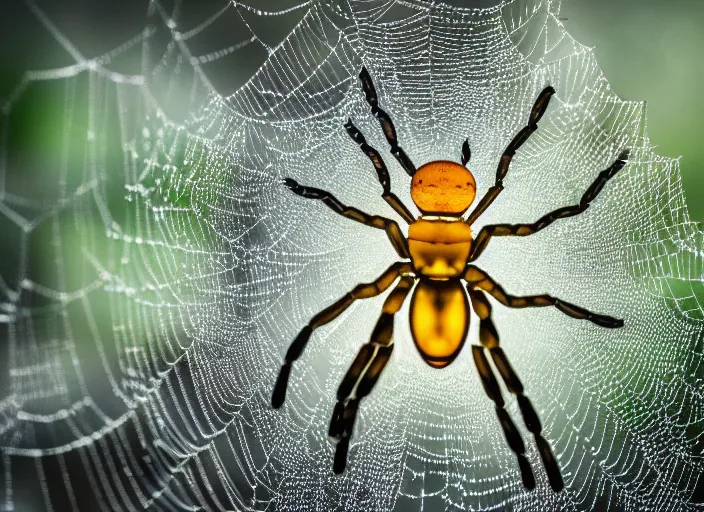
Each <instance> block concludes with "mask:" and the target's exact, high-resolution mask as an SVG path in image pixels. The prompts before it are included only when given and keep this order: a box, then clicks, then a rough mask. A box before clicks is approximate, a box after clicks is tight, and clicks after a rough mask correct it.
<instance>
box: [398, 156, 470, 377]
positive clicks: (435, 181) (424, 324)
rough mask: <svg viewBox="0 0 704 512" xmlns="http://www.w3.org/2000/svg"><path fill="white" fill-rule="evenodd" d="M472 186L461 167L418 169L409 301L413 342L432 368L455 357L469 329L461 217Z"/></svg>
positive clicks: (466, 240)
mask: <svg viewBox="0 0 704 512" xmlns="http://www.w3.org/2000/svg"><path fill="white" fill-rule="evenodd" d="M475 190H476V185H475V182H474V176H472V173H471V172H469V170H467V169H466V168H465V167H464V166H462V165H460V164H457V163H455V162H449V161H444V160H439V161H436V162H430V163H428V164H425V165H423V166H422V167H420V168H419V169H418V170H417V171H416V173H415V174H414V176H413V181H412V182H411V198H412V199H413V202H414V203H415V204H416V206H417V207H418V209H419V210H420V211H421V212H423V213H424V214H426V215H427V214H432V215H435V216H434V217H429V216H424V217H420V218H419V219H417V220H416V221H415V222H414V223H413V224H411V225H410V227H409V228H408V250H409V252H410V255H411V262H412V263H413V267H414V269H415V271H416V272H417V273H418V277H420V283H418V286H417V287H416V289H415V290H414V292H413V298H412V299H411V311H410V324H411V333H412V335H413V341H414V343H415V344H416V348H417V349H418V352H420V354H421V356H422V357H423V360H424V361H425V362H426V363H428V364H429V365H430V366H432V367H434V368H443V367H445V366H447V365H449V364H450V363H451V362H452V361H453V360H454V359H455V357H457V354H459V352H460V350H461V349H462V345H464V341H465V338H466V337H467V329H469V303H468V301H467V295H466V294H465V291H464V289H463V287H462V282H461V281H460V279H459V278H460V277H461V276H462V273H463V271H464V269H465V267H466V265H467V260H468V259H469V251H470V249H471V247H472V230H471V228H470V227H469V225H468V224H466V223H465V222H463V221H462V219H461V218H460V216H461V215H462V214H463V213H464V212H465V210H467V208H469V205H470V204H472V201H473V200H474V196H475Z"/></svg>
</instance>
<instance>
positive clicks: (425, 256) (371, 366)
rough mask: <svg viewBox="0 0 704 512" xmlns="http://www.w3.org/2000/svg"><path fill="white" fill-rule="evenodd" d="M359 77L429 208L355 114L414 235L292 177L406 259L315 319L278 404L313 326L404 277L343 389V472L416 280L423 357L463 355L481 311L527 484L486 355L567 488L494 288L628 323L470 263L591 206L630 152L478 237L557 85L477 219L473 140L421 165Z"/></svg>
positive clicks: (558, 484) (479, 364) (339, 461)
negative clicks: (499, 278)
mask: <svg viewBox="0 0 704 512" xmlns="http://www.w3.org/2000/svg"><path fill="white" fill-rule="evenodd" d="M359 77H360V79H361V81H362V87H363V89H364V92H365V95H366V98H367V102H368V103H369V105H370V107H371V110H372V113H373V114H374V116H375V117H376V118H377V119H378V120H379V123H380V124H381V128H382V130H383V131H384V135H385V137H386V140H387V141H388V142H389V145H390V146H391V153H392V154H393V155H394V157H396V159H397V160H398V162H399V163H400V164H401V166H402V167H403V169H404V170H405V171H406V172H407V173H408V174H409V175H410V176H411V177H412V180H411V198H412V199H413V202H414V203H415V205H416V206H417V207H418V209H419V210H420V211H421V213H422V215H421V216H420V217H418V218H415V217H414V216H413V214H412V213H411V212H410V211H409V210H408V208H406V206H405V205H404V204H403V203H402V202H401V200H400V199H399V198H398V197H396V195H395V194H394V193H392V192H391V184H390V178H389V172H388V169H387V168H386V164H385V163H384V160H383V159H382V158H381V155H380V154H379V153H378V151H377V150H375V149H374V148H372V147H371V146H369V145H368V144H367V141H366V140H365V138H364V135H362V133H361V132H360V131H359V130H358V129H357V127H356V126H355V125H354V124H353V123H352V120H348V122H347V123H346V124H345V128H346V129H347V132H348V133H349V135H350V137H352V139H353V140H354V141H355V142H356V143H357V144H358V145H359V147H360V148H361V150H362V151H363V152H364V153H365V154H366V155H367V157H369V159H370V160H371V162H372V164H373V165H374V167H375V169H376V172H377V175H378V177H379V182H380V183H381V185H382V187H383V192H382V197H383V198H384V199H385V200H386V202H387V203H388V204H389V205H390V206H391V207H392V208H393V209H394V210H395V211H396V213H398V214H399V215H400V216H401V218H403V219H404V220H405V221H406V222H407V223H408V224H409V227H408V236H407V237H404V236H403V233H402V232H401V229H400V228H399V226H398V224H397V223H396V222H395V221H393V220H390V219H387V218H385V217H378V216H375V215H368V214H366V213H364V212H362V211H360V210H358V209H356V208H354V207H350V206H345V205H344V204H342V203H341V202H340V201H338V200H337V199H336V198H335V197H334V196H333V195H332V194H330V193H329V192H327V191H325V190H320V189H317V188H313V187H307V186H302V185H299V184H298V183H297V182H296V181H295V180H292V179H290V178H286V179H285V180H284V183H285V185H286V186H287V187H289V188H290V189H291V190H292V191H293V192H294V193H296V194H298V195H300V196H303V197H306V198H310V199H319V200H321V201H322V202H323V203H325V204H326V205H327V206H328V207H330V208H331V209H332V210H333V211H335V212H336V213H338V214H340V215H343V216H345V217H347V218H350V219H352V220H355V221H357V222H361V223H363V224H366V225H368V226H371V227H375V228H379V229H383V230H384V231H386V234H387V236H388V237H389V240H390V241H391V244H392V245H393V247H394V249H395V250H396V252H397V253H398V254H399V256H400V257H401V258H403V259H404V260H405V261H399V262H397V263H394V264H393V265H391V266H390V267H389V268H388V269H387V270H386V271H385V272H384V273H383V274H382V275H381V276H379V277H378V278H377V279H376V280H375V281H374V282H372V283H365V284H360V285H357V286H356V287H355V288H354V289H353V290H352V291H351V292H349V293H347V294H346V295H345V296H344V297H342V298H341V299H339V300H338V301H337V302H335V303H334V304H332V305H330V306H328V307H327V308H325V309H324V310H323V311H321V312H320V313H318V314H317V315H315V316H314V317H313V318H312V319H311V321H310V322H309V324H308V325H306V326H305V327H304V328H303V329H302V330H301V332H300V333H299V334H298V336H297V337H296V339H295V340H294V341H293V343H292V344H291V346H290V347H289V349H288V352H287V353H286V357H285V361H284V364H283V366H282V367H281V372H280V373H279V378H278V379H277V381H276V385H275V386H274V392H273V395H272V405H273V406H274V407H275V408H278V407H281V405H282V404H283V403H284V400H285V398H286V387H287V385H288V380H289V376H290V373H291V366H292V364H293V362H294V361H295V360H296V359H298V358H299V357H300V356H301V354H302V352H303V349H304V348H305V346H306V344H307V343H308V340H309V339H310V336H311V334H312V332H313V330H314V329H316V328H318V327H320V326H322V325H325V324H326V323H328V322H331V321H332V320H334V319H335V318H337V317H338V316H339V315H340V314H341V313H342V312H343V311H344V310H345V309H347V308H348V307H349V306H350V304H352V303H353V302H354V301H355V300H357V299H366V298H369V297H375V296H377V295H379V294H381V293H383V292H384V291H385V290H387V289H388V288H389V287H390V286H391V285H392V284H393V283H394V282H396V281H397V280H398V282H397V284H396V286H395V287H394V288H393V289H392V290H391V292H390V293H389V295H388V296H387V298H386V300H385V301H384V305H383V308H382V313H381V316H380V318H379V321H378V322H377V324H376V327H375V328H374V331H373V332H372V335H371V340H370V341H369V343H367V344H365V345H363V346H362V348H361V349H360V351H359V354H358V355H357V357H356V359H355V360H354V362H353V363H352V366H351V367H350V369H349V371H348V372H347V374H346V375H345V377H344V378H343V379H342V383H341V384H340V387H339V388H338V391H337V404H336V405H335V408H334V410H333V414H332V420H331V421H330V430H329V435H330V437H331V438H332V439H333V440H334V441H335V442H336V443H337V449H336V452H335V461H334V464H333V469H334V471H335V472H336V473H341V472H342V471H344V469H345V466H346V461H347V451H348V448H349V441H350V437H351V435H352V431H353V428H354V422H355V418H356V416H357V409H358V407H359V402H360V400H361V399H362V398H363V397H365V396H366V395H368V394H369V393H370V392H371V390H372V388H373V387H374V385H375V384H376V382H377V380H378V378H379V375H381V372H382V371H383V369H384V367H385V366H386V363H387V362H388V360H389V357H390V356H391V351H392V350H393V347H394V345H393V328H394V315H395V314H396V313H397V312H398V311H399V309H401V306H402V304H403V302H404V300H405V299H406V298H407V296H408V295H409V293H410V292H411V289H413V285H414V284H415V283H416V282H417V286H416V287H415V289H413V295H412V298H411V307H410V325H411V333H412V335H413V341H414V343H415V345H416V348H417V349H418V352H419V353H420V355H421V357H422V358H423V360H424V361H425V362H426V363H428V364H429V365H430V366H432V367H434V368H443V367H445V366H447V365H449V364H450V363H451V362H452V361H453V360H454V359H455V358H456V357H457V355H458V354H459V353H460V351H461V349H462V347H463V345H464V342H465V339H466V337H467V330H468V328H469V318H470V314H469V309H470V307H469V304H470V302H471V304H472V308H473V309H474V312H475V313H476V315H477V316H478V317H479V340H480V342H481V345H476V344H475V345H472V356H473V359H474V363H475V366H476V368H477V372H478V373H479V376H480V378H481V381H482V385H483V386H484V390H485V391H486V393H487V395H488V396H489V398H490V399H491V400H493V402H494V404H495V406H496V414H497V416H498V419H499V423H500V425H501V428H502V429H503V431H504V435H505V436H506V440H507V442H508V444H509V447H510V448H511V450H513V452H514V453H515V454H516V457H517V459H518V466H519V469H520V472H521V478H522V480H523V484H524V485H525V486H526V487H527V488H533V487H535V478H534V476H533V470H532V469H531V466H530V464H529V462H528V459H527V458H526V456H525V451H526V450H525V445H524V444H523V440H522V438H521V436H520V434H519V432H518V430H517V429H516V426H515V424H514V423H513V421H512V420H511V418H510V417H509V415H508V413H507V412H506V410H505V409H504V398H503V396H502V393H501V389H500V387H499V384H498V381H497V379H496V376H495V373H494V369H493V368H492V364H491V363H490V362H489V358H488V357H487V353H488V354H489V355H490V357H491V359H492V361H493V367H495V369H496V370H497V371H498V372H499V374H500V375H501V378H502V379H503V381H504V383H505V385H506V388H507V389H508V391H509V392H511V393H512V394H514V395H515V396H516V399H517V400H518V405H519V408H520V410H521V415H522V416H523V421H524V422H525V424H526V428H527V429H528V430H529V431H530V432H531V433H532V434H533V435H534V437H535V441H536V444H537V446H538V452H539V454H540V458H541V459H542V461H543V465H544V466H545V470H546V472H547V475H548V480H549V481H550V485H551V486H552V488H553V489H554V490H555V491H559V490H561V489H562V488H563V485H564V484H563V481H562V476H561V474H560V469H559V467H558V465H557V461H556V460H555V457H554V455H553V453H552V450H551V448H550V445H549V444H548V443H547V441H546V440H545V439H544V438H543V437H542V434H541V433H542V427H541V424H540V420H539V419H538V415H537V413H536V412H535V409H534V408H533V405H532V404H531V402H530V400H529V399H528V398H527V397H526V396H525V395H524V394H523V385H522V384H521V381H520V380H519V378H518V376H517V375H516V372H515V371H514V370H513V368H512V367H511V365H510V364H509V361H508V358H507V357H506V354H504V352H503V350H502V349H501V347H500V346H499V335H498V333H497V331H496V327H495V326H494V323H493V321H492V320H491V304H490V302H489V301H488V299H487V294H488V295H491V296H492V297H494V298H495V299H496V300H497V301H498V302H500V303H501V304H503V305H504V306H508V307H513V308H525V307H542V306H555V307H556V308H557V309H559V310H560V311H562V312H563V313H565V314H566V315H569V316H571V317H573V318H579V319H586V320H589V321H591V322H594V323H595V324H597V325H600V326H602V327H611V328H613V327H622V326H623V321H622V320H618V319H616V318H613V317H610V316H606V315H598V314H596V313H592V312H590V311H588V310H586V309H584V308H582V307H579V306H576V305H574V304H570V303H569V302H565V301H563V300H561V299H558V298H556V297H553V296H551V295H546V294H545V295H531V296H525V297H517V296H514V295H510V294H508V293H506V292H505V291H504V289H503V288H502V287H501V286H500V285H499V284H498V283H497V282H496V281H494V280H493V279H492V278H491V277H490V276H489V275H487V274H486V273H485V272H484V271H483V270H480V269H479V268H478V267H476V266H474V265H473V264H472V262H473V261H475V260H476V259H477V258H478V257H479V255H480V254H481V253H482V252H483V251H484V249H485V248H486V246H487V244H488V243H489V241H490V240H491V238H492V237H494V236H527V235H531V234H533V233H536V232H538V231H540V230H541V229H543V228H545V227H547V226H549V225H550V224H552V223H553V222H554V221H556V220H557V219H561V218H565V217H572V216H574V215H577V214H579V213H582V212H584V211H585V210H586V209H587V207H588V206H589V203H590V202H591V201H592V200H593V199H594V198H595V197H596V196H597V195H598V194H599V192H600V191H601V189H602V188H603V187H604V185H605V184H606V182H607V181H608V180H609V179H611V178H612V177H613V176H614V175H616V173H617V172H618V171H619V170H621V169H622V168H623V166H624V165H625V164H626V158H627V155H628V154H627V152H624V153H622V154H621V155H620V156H619V158H618V159H616V161H614V163H613V164H611V166H610V167H608V168H607V169H605V170H604V171H602V172H601V173H600V174H599V176H598V177H597V179H596V180H595V181H594V183H592V185H591V186H590V187H589V188H588V189H587V191H586V192H585V193H584V195H583V196H582V198H581V200H580V201H579V204H576V205H573V206H566V207H564V208H559V209H557V210H555V211H553V212H551V213H548V214H547V215H545V216H543V217H541V218H540V219H538V220H537V221H536V222H534V223H532V224H491V225H488V226H484V227H483V228H482V229H481V230H480V231H479V233H478V234H477V236H476V238H474V237H473V236H472V229H471V226H472V224H473V223H474V221H475V220H476V219H477V218H478V217H479V216H480V215H481V214H482V213H483V212H484V211H485V210H486V209H487V208H488V207H489V205H490V204H491V203H492V202H493V201H494V199H496V197H497V196H498V195H499V193H500V192H501V191H502V190H503V179H504V177H505V176H506V174H507V173H508V169H509V166H510V164H511V160H512V159H513V156H514V154H515V153H516V151H517V150H518V148H520V147H521V146H522V145H523V143H524V142H525V141H526V140H528V138H529V137H530V135H531V134H532V133H533V132H534V131H536V130H537V129H538V121H539V120H540V119H541V118H542V116H543V114H544V113H545V111H546V110H547V107H548V103H549V101H550V98H551V96H552V95H553V94H554V93H555V90H554V89H553V88H552V87H546V88H545V89H543V91H542V92H541V93H540V95H539V96H538V99H537V100H536V101H535V104H534V105H533V109H532V110H531V112H530V115H529V117H528V124H526V126H524V127H523V128H522V129H521V130H520V131H519V132H518V134H517V135H516V136H515V137H514V138H513V140H512V141H511V142H510V143H509V145H508V146H507V147H506V150H505V151H504V153H503V155H502V156H501V159H500V160H499V165H498V169H497V171H496V182H495V183H494V185H493V186H492V187H490V188H489V190H488V191H487V192H486V194H485V195H484V197H482V199H481V200H480V201H479V203H478V204H477V206H476V207H475V208H474V209H473V210H472V212H471V213H470V214H469V216H467V217H466V218H463V217H462V216H463V215H464V213H465V212H466V211H467V209H468V208H469V206H470V205H471V204H472V202H473V201H474V197H475V194H476V184H475V181H474V176H472V173H471V172H470V171H469V170H468V169H467V167H466V166H467V163H468V162H469V159H470V156H471V155H470V149H469V143H468V142H467V141H465V142H464V144H463V145H462V163H461V164H458V163H455V162H452V161H448V160H437V161H434V162H429V163H427V164H425V165H423V166H421V167H420V168H419V169H417V170H416V168H415V166H414V165H413V162H412V161H411V159H410V158H409V157H408V156H407V155H406V153H405V152H404V150H403V149H402V148H401V147H400V146H399V145H398V140H397V136H396V129H395V128H394V125H393V123H392V121H391V118H390V117H389V115H388V114H387V113H386V112H384V110H382V109H381V108H380V107H379V104H378V100H377V94H376V90H375V88H374V84H373V82H372V79H371V76H370V75H369V73H368V72H367V70H366V68H362V72H361V73H360V75H359ZM465 290H466V293H465ZM468 297H469V300H468Z"/></svg>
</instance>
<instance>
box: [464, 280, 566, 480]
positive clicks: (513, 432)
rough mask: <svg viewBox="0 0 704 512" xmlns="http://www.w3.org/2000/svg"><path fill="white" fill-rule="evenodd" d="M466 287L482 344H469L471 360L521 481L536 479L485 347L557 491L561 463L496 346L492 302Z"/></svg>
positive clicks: (520, 386)
mask: <svg viewBox="0 0 704 512" xmlns="http://www.w3.org/2000/svg"><path fill="white" fill-rule="evenodd" d="M467 291H468V293H469V298H470V300H471V301H472V308H473V309H474V312H475V313H476V314H477V316H478V317H479V340H480V341H481V343H482V345H483V346H484V347H483V348H482V347H480V346H478V345H472V355H473V356H474V362H475V365H476V367H477V371H478V372H479V375H480V377H481V379H482V384H483V385H484V390H485V391H486V393H487V395H489V398H491V399H492V400H493V401H494V403H495V404H496V414H497V416H498V417H499V423H501V427H502V428H503V430H504V435H505V436H506V441H507V442H508V444H509V446H510V447H511V449H512V450H513V451H514V453H515V454H516V457H517V458H518V465H519V468H520V470H521V477H522V479H523V485H524V486H525V487H526V488H528V489H532V488H533V487H535V479H534V478H533V473H532V470H531V467H530V464H529V463H528V460H527V459H526V458H525V445H524V444H523V440H522V439H521V436H520V434H519V433H518V430H517V429H516V426H515V425H514V423H513V421H512V420H511V418H510V416H509V415H508V412H506V410H505V409H504V400H503V397H502V395H501V390H500V388H499V385H498V382H497V381H496V377H495V376H494V372H493V370H492V369H491V366H490V365H489V361H488V359H487V357H486V355H485V354H484V350H485V349H486V350H488V351H489V353H490V354H491V358H492V359H493V361H494V366H495V367H496V368H497V369H498V370H499V374H500V375H501V377H502V379H503V381H504V383H505V384H506V388H507V389H508V390H509V392H511V393H513V394H514V395H515V396H516V398H517V399H518V405H519V407H520V409H521V415H522V416H523V421H524V423H525V425H526V428H527V429H528V430H529V431H530V432H531V433H532V434H533V435H534V437H535V443H536V445H537V446H538V451H539V453H540V458H541V460H542V461H543V466H544V467H545V472H546V473H547V475H548V480H549V481H550V486H551V487H552V488H553V489H554V490H555V491H556V492H559V491H561V490H562V488H563V487H564V482H563V481H562V475H561V474H560V467H559V466H558V464H557V461H556V460H555V456H554V455H553V453H552V449H551V448H550V445H549V444H548V442H547V441H546V440H545V438H543V436H542V430H543V427H542V425H541V424H540V419H539V418H538V414H537V413H536V412H535V409H534V408H533V404H532V403H531V402H530V400H529V399H528V397H526V396H525V395H524V394H523V384H521V381H520V379H519V378H518V375H516V372H515V371H514V370H513V368H512V367H511V365H510V364H509V362H508V358H507V357H506V354H504V351H503V350H502V349H501V347H500V346H499V335H498V333H497V331H496V327H495V326H494V322H493V321H492V319H491V304H490V303H489V301H488V300H487V298H486V297H485V296H484V293H483V292H481V291H478V290H474V289H472V287H471V285H467Z"/></svg>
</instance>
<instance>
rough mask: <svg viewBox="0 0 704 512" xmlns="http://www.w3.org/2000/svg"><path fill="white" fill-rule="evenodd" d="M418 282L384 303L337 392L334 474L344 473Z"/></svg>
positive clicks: (405, 282) (401, 286)
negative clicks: (362, 404) (366, 401)
mask: <svg viewBox="0 0 704 512" xmlns="http://www.w3.org/2000/svg"><path fill="white" fill-rule="evenodd" d="M413 281H414V278H413V277H411V276H405V277H403V278H402V279H401V280H400V281H399V283H398V285H396V288H394V289H393V291H392V292H391V293H390V294H389V296H388V297H387V298H386V301H385V302H384V307H383V312H382V313H381V316H380V317H379V320H378V321H377V323H376V327H374V331H373V332H372V336H371V339H370V341H369V343H367V344H365V345H364V346H362V348H361V349H360V350H359V353H358V354H357V357H356V358H355V360H354V362H353V363H352V366H350V369H349V370H348V371H347V374H346V375H345V377H344V378H343V379H342V382H341V383H340V387H339V388H338V390H337V404H335V408H334V410H333V413H332V419H331V420H330V429H329V431H328V435H329V436H330V438H331V439H332V440H333V441H334V442H336V443H337V448H336V450H335V460H334V463H333V471H334V472H335V473H337V474H340V473H342V472H343V471H344V470H345V466H346V465H347V451H348V450H349V444H350V437H351V436H352V431H353V429H354V422H355V419H356V418H357V410H358V408H359V401H360V400H361V399H362V398H364V397H365V396H367V395H368V394H369V393H370V392H371V390H372V389H373V388H374V385H375V384H376V382H377V380H378V379H379V376H380V375H381V372H382V371H383V370H384V367H385V366H386V363H388V361H389V358H390V357H391V352H392V351H393V348H394V347H393V332H394V315H395V314H396V313H397V312H398V310H399V309H401V305H402V304H403V301H404V300H405V299H406V297H407V296H408V292H410V290H411V288H412V286H413Z"/></svg>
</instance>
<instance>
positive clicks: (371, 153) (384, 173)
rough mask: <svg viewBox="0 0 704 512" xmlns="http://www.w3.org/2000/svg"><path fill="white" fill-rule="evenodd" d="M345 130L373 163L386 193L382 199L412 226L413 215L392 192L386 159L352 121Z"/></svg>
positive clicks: (346, 125)
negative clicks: (368, 142)
mask: <svg viewBox="0 0 704 512" xmlns="http://www.w3.org/2000/svg"><path fill="white" fill-rule="evenodd" d="M345 128H346V129H347V133H348V134H349V135H350V137H352V139H353V140H354V141H355V142H356V143H357V144H358V145H359V148H360V149H361V150H362V152H363V153H364V154H365V155H367V157H368V158H369V160H371V161H372V164H373V165H374V168H375V169H376V174H377V176H378V177H379V183H381V186H382V187H384V192H383V193H382V194H381V197H383V198H384V201H386V202H387V203H388V204H389V205H390V206H391V208H393V209H394V210H395V211H396V213H398V214H399V215H400V216H401V217H402V218H403V220H405V221H406V222H408V223H409V224H411V223H412V222H413V221H414V220H415V219H414V217H413V214H412V213H411V212H410V211H409V210H408V208H406V205H405V204H403V202H401V200H400V199H399V198H398V196H397V195H396V194H394V193H393V192H391V177H390V176H389V170H388V169H387V168H386V164H385V163H384V159H383V158H381V155H380V154H379V152H378V151H377V150H376V149H374V148H373V147H371V146H370V145H369V144H367V139H365V138H364V135H363V134H362V132H360V131H359V130H358V129H357V127H356V126H355V125H354V123H353V122H352V119H348V120H347V123H346V124H345Z"/></svg>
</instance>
